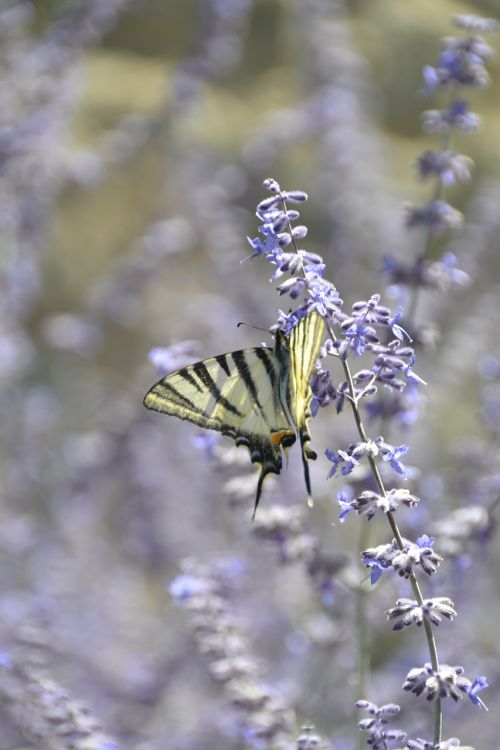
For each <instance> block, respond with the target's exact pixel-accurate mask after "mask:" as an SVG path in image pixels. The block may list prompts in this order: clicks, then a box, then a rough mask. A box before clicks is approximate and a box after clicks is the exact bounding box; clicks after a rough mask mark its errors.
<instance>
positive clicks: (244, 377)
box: [144, 313, 324, 513]
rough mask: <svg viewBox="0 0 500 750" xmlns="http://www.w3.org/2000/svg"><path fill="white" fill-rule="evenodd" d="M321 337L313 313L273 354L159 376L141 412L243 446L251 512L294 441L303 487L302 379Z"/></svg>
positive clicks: (209, 362)
mask: <svg viewBox="0 0 500 750" xmlns="http://www.w3.org/2000/svg"><path fill="white" fill-rule="evenodd" d="M323 335H324V323H323V319H322V318H321V317H320V316H319V315H318V314H317V313H311V314H310V315H308V316H307V317H304V318H301V319H300V321H299V322H298V324H297V325H296V326H295V327H294V328H293V329H292V331H291V334H290V337H289V338H287V337H286V335H285V334H284V333H283V331H278V332H277V333H276V339H275V345H274V349H270V348H268V347H265V346H261V347H254V348H249V349H242V350H240V351H235V352H230V353H228V354H220V355H219V356H217V357H210V358H209V359H205V360H202V361H201V362H196V363H195V364H193V365H188V366H187V367H183V368H182V369H180V370H178V371H177V372H174V373H172V374H170V375H167V376H166V377H165V378H163V379H162V380H160V381H159V382H158V383H156V385H154V386H153V387H152V388H151V390H150V391H149V392H148V393H147V394H146V396H145V398H144V405H145V406H146V407H147V408H148V409H152V410H154V411H158V412H161V413H163V414H170V415H172V416H176V417H179V418H180V419H185V420H188V421H189V422H193V423H194V424H196V425H198V426H199V427H204V428H206V429H209V430H216V431H218V432H220V433H222V434H223V435H227V436H229V437H230V438H232V439H233V440H234V441H235V443H236V445H244V446H246V447H247V448H248V450H249V452H250V460H251V461H252V463H259V464H260V465H261V471H260V476H259V481H258V484H257V494H256V499H255V509H254V513H255V510H256V509H257V506H258V504H259V500H260V494H261V490H262V483H263V481H264V478H265V477H266V475H267V474H270V473H273V474H279V473H280V471H281V468H282V455H281V453H282V451H281V449H282V448H284V449H287V448H289V447H290V446H291V445H293V443H294V442H295V440H296V436H297V434H298V435H299V438H300V442H301V449H302V458H303V464H304V476H305V481H306V487H307V490H308V493H309V495H310V481H309V470H308V466H307V459H309V458H316V454H314V453H313V451H311V450H310V449H309V448H308V447H307V443H308V442H309V440H310V436H309V433H308V429H307V420H308V418H309V416H310V408H309V405H310V400H311V389H310V386H309V380H310V377H311V374H312V371H313V369H314V365H315V362H316V359H317V357H318V353H319V348H320V346H321V343H322V339H323Z"/></svg>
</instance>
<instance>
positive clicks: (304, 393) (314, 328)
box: [289, 312, 325, 506]
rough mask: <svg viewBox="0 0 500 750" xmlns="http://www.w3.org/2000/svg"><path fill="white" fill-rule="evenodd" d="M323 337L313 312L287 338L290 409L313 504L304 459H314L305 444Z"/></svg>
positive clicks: (322, 325) (322, 326) (319, 319)
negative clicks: (316, 367) (313, 376)
mask: <svg viewBox="0 0 500 750" xmlns="http://www.w3.org/2000/svg"><path fill="white" fill-rule="evenodd" d="M324 337H325V323H324V320H323V318H322V317H321V315H319V314H318V313H316V312H312V313H310V315H307V316H306V317H304V318H301V319H300V320H299V322H298V323H297V325H296V326H295V327H294V328H292V332H291V334H290V339H289V348H290V376H289V394H290V395H289V409H290V413H291V416H292V419H293V422H294V425H295V427H296V428H297V432H298V433H299V438H300V446H301V450H302V462H303V466H304V478H305V482H306V487H307V492H308V498H307V502H308V504H309V505H310V506H312V504H313V501H312V497H311V481H310V478H309V467H308V464H307V460H308V459H310V458H312V459H315V458H316V453H315V452H314V451H312V450H311V449H310V448H309V447H308V446H307V443H309V441H310V439H311V436H310V435H309V427H308V420H309V417H310V416H311V398H312V391H311V386H310V385H309V382H310V380H311V375H312V373H313V370H314V366H315V363H316V360H317V359H318V355H319V350H320V348H321V344H322V343H323V339H324Z"/></svg>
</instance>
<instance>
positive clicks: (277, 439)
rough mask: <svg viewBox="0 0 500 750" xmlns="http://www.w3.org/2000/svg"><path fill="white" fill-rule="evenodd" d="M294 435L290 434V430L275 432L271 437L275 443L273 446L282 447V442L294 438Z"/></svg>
mask: <svg viewBox="0 0 500 750" xmlns="http://www.w3.org/2000/svg"><path fill="white" fill-rule="evenodd" d="M293 436H294V433H293V432H290V430H280V431H279V432H273V434H272V435H271V440H272V442H273V445H281V441H282V440H284V438H286V437H293Z"/></svg>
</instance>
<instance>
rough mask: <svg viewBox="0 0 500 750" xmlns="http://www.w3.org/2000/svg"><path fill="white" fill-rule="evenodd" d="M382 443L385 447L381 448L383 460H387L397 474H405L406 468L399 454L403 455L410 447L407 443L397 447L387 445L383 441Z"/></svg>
mask: <svg viewBox="0 0 500 750" xmlns="http://www.w3.org/2000/svg"><path fill="white" fill-rule="evenodd" d="M384 445H385V446H386V447H384V449H383V456H382V458H383V460H384V461H388V462H389V463H390V465H391V468H392V469H394V471H395V472H396V473H397V474H401V475H402V476H404V475H405V474H406V469H405V467H404V466H403V464H402V463H401V461H400V460H399V459H400V457H401V456H405V455H406V454H407V453H408V451H409V450H410V449H409V448H408V446H407V445H399V446H397V447H396V446H392V447H387V443H385V444H384Z"/></svg>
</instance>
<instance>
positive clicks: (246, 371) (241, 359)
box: [231, 350, 268, 424]
mask: <svg viewBox="0 0 500 750" xmlns="http://www.w3.org/2000/svg"><path fill="white" fill-rule="evenodd" d="M254 351H255V350H254ZM231 357H232V359H233V362H234V364H235V365H236V369H237V370H238V373H239V375H240V377H241V379H242V380H243V382H244V383H245V386H246V388H247V390H248V392H249V393H250V395H251V397H252V399H253V400H254V402H255V403H256V404H257V407H258V409H259V411H260V413H261V415H262V418H263V419H264V421H265V422H266V424H268V420H267V417H266V413H265V411H264V409H263V408H262V404H261V403H260V401H259V395H258V393H257V387H256V385H255V381H254V379H253V377H252V373H251V372H250V368H249V367H248V364H247V360H246V356H245V352H244V351H239V352H233V353H232V354H231Z"/></svg>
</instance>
